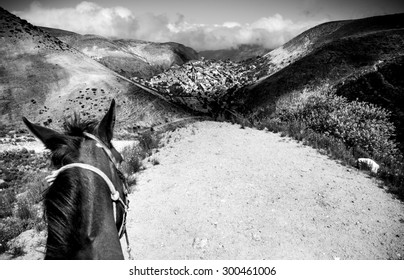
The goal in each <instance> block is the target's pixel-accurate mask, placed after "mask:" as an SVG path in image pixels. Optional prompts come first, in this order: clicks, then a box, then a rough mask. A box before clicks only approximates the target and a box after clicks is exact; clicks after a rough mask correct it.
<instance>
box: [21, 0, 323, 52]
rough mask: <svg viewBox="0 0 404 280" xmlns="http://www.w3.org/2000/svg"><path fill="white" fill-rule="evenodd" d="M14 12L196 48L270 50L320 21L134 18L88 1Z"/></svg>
mask: <svg viewBox="0 0 404 280" xmlns="http://www.w3.org/2000/svg"><path fill="white" fill-rule="evenodd" d="M15 13H16V14H17V15H18V16H20V17H22V18H24V19H26V20H28V21H29V22H31V23H32V24H35V25H39V26H48V27H53V28H60V29H65V30H70V31H73V32H77V33H80V34H97V35H101V36H106V37H118V38H131V39H140V40H147V41H155V42H167V41H173V42H178V43H182V44H184V45H187V46H190V47H192V48H194V49H196V50H205V49H222V48H231V47H236V46H237V45H240V44H260V45H263V46H265V47H268V48H274V47H277V46H279V45H281V44H283V43H285V42H286V41H287V40H289V39H291V38H293V37H294V36H296V35H298V34H299V33H301V32H303V31H304V30H306V29H307V28H309V27H312V26H314V25H316V24H318V23H319V22H304V23H295V22H293V21H292V20H289V19H284V18H283V17H282V16H281V15H279V14H275V15H273V16H269V17H263V18H260V19H258V20H256V21H255V22H252V23H249V24H240V23H238V22H225V23H223V24H215V25H207V24H194V23H189V22H187V21H186V19H185V16H184V15H181V14H177V18H176V19H174V20H171V21H170V19H169V18H168V16H167V15H164V14H163V15H154V14H151V13H148V14H143V15H139V16H135V15H134V14H133V13H132V11H130V10H129V9H127V8H124V7H113V8H104V7H102V6H100V5H98V4H96V3H92V2H81V3H80V4H78V5H77V6H76V7H75V8H59V9H52V8H46V7H43V6H41V5H40V4H38V3H33V4H31V6H30V8H29V10H28V11H20V12H15Z"/></svg>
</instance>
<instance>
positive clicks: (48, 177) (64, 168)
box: [45, 162, 119, 201]
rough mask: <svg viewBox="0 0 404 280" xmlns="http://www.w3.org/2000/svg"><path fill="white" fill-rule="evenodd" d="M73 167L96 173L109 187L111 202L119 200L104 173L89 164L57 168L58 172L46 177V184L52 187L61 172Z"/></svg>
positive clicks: (117, 194) (75, 164)
mask: <svg viewBox="0 0 404 280" xmlns="http://www.w3.org/2000/svg"><path fill="white" fill-rule="evenodd" d="M73 167H79V168H83V169H87V170H90V171H92V172H94V173H97V174H98V175H99V176H101V178H102V179H104V181H105V182H106V183H107V185H108V187H109V190H110V191H111V199H112V200H113V201H117V200H119V192H118V191H117V190H116V189H115V186H114V184H113V183H112V182H111V180H110V179H109V178H108V176H107V175H105V173H104V172H102V171H101V170H100V169H98V168H97V167H94V166H91V165H89V164H85V163H78V162H76V163H71V164H67V165H64V166H62V167H61V168H59V169H58V170H55V171H53V172H52V174H51V175H49V176H47V177H46V178H45V179H46V181H47V182H48V184H49V185H52V184H53V181H55V179H56V177H57V176H58V175H59V174H60V173H61V172H63V171H65V170H66V169H69V168H73Z"/></svg>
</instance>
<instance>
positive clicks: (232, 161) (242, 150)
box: [122, 122, 404, 259]
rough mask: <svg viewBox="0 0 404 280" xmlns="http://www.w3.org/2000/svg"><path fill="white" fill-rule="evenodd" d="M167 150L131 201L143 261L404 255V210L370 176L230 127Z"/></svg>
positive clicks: (172, 142)
mask: <svg viewBox="0 0 404 280" xmlns="http://www.w3.org/2000/svg"><path fill="white" fill-rule="evenodd" d="M164 143H165V144H164V147H163V148H161V149H160V151H159V152H157V153H156V154H154V155H153V156H152V158H154V163H156V162H158V163H159V164H152V163H151V162H152V161H151V162H150V163H148V167H147V169H146V170H144V171H143V172H141V173H140V174H139V175H138V182H137V185H136V189H135V191H134V192H132V194H131V195H130V199H131V204H130V206H131V208H130V213H129V217H128V222H127V223H128V232H129V235H130V240H131V244H132V251H133V255H134V258H135V259H402V258H403V257H404V205H403V203H401V202H400V201H398V200H396V199H394V198H392V196H391V195H389V194H387V193H386V192H385V191H384V190H383V189H382V188H379V187H378V182H377V181H376V180H375V179H374V178H370V177H369V176H368V175H366V174H365V173H363V172H359V171H357V170H356V169H353V168H349V167H345V166H342V165H340V164H339V163H337V162H335V161H333V160H330V159H329V158H328V157H327V156H325V155H321V154H320V153H319V152H317V151H315V150H314V149H312V148H310V147H306V146H303V145H302V144H299V143H297V142H295V141H293V140H290V139H288V138H282V137H280V136H279V134H273V133H270V132H265V131H258V130H253V129H249V128H246V129H241V128H240V126H238V125H231V124H227V123H215V122H200V123H196V124H193V125H190V126H188V127H186V128H182V129H179V130H177V131H175V132H172V133H170V134H167V135H166V137H165V140H164ZM122 244H123V246H125V243H124V240H122Z"/></svg>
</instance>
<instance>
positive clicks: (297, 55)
mask: <svg viewBox="0 0 404 280" xmlns="http://www.w3.org/2000/svg"><path fill="white" fill-rule="evenodd" d="M403 57H404V14H396V15H388V16H380V17H372V18H365V19H360V20H351V21H340V22H331V23H325V24H322V25H319V26H317V27H314V28H312V29H310V30H308V31H306V32H304V33H302V34H301V35H299V36H297V37H296V38H294V39H292V40H291V41H289V42H288V43H286V44H285V45H284V46H282V47H280V48H278V49H275V50H273V51H272V52H270V53H269V54H268V55H266V56H265V57H264V58H263V60H261V62H260V63H261V67H262V65H267V69H268V73H267V75H266V76H265V75H264V76H263V77H262V78H261V79H260V80H258V81H257V82H256V83H253V84H251V85H247V86H245V87H244V88H242V89H241V90H239V91H238V93H237V95H236V99H237V100H238V101H240V103H241V104H243V109H242V111H243V112H245V113H246V112H250V113H251V112H256V111H257V110H259V109H262V108H266V109H267V110H268V111H269V113H272V112H274V111H275V110H276V103H277V102H278V100H279V99H281V98H282V99H288V98H291V96H296V95H299V94H301V93H302V92H303V91H304V90H307V91H313V90H317V88H322V90H328V89H334V90H337V89H338V88H340V90H337V93H338V94H342V95H345V96H348V97H350V98H352V99H356V98H358V99H359V100H361V101H370V102H372V103H374V104H377V105H380V106H382V107H384V108H387V109H389V110H391V111H392V112H393V117H392V120H393V121H394V122H395V124H396V126H397V128H398V133H399V141H400V142H403V143H404V123H403V122H402V118H401V116H402V115H403V114H404V107H403V105H402V104H403V102H402V99H403V96H404V87H403V85H402V79H400V78H399V77H400V76H401V73H402V72H401V70H400V69H402V67H403V64H402V63H403ZM265 60H266V61H265ZM382 72H383V73H388V74H386V75H385V74H383V73H382ZM374 76H377V77H386V78H387V80H386V79H384V78H382V79H383V82H376V81H375V82H370V80H369V78H370V77H374ZM366 81H367V82H370V84H367V85H365V84H366V83H367V82H366ZM362 88H363V90H362ZM354 91H355V92H354ZM348 92H350V93H349V94H348Z"/></svg>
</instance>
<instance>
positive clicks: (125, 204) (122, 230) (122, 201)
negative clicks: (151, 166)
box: [46, 132, 133, 259]
mask: <svg viewBox="0 0 404 280" xmlns="http://www.w3.org/2000/svg"><path fill="white" fill-rule="evenodd" d="M83 134H84V135H85V136H86V137H88V138H90V139H92V140H94V141H95V142H96V143H97V144H96V146H97V147H99V148H102V149H103V150H104V151H105V153H106V154H107V155H108V157H109V159H110V160H111V162H112V163H113V164H114V166H115V170H116V172H117V173H118V176H119V179H120V180H121V182H122V185H123V198H122V197H121V196H120V194H119V192H118V191H117V189H116V188H115V186H114V184H113V183H112V181H111V179H110V178H108V176H107V175H106V174H105V173H104V172H103V171H101V170H100V169H99V168H97V167H94V166H92V165H90V164H86V163H79V162H75V163H70V164H67V165H64V166H62V167H61V168H59V169H58V170H55V171H53V172H52V174H51V175H49V176H47V177H46V181H47V182H48V184H49V186H50V185H52V184H53V182H54V181H55V179H56V177H57V176H58V175H59V174H60V173H61V172H63V171H65V170H67V169H70V168H74V167H78V168H82V169H86V170H90V171H92V172H94V173H96V174H97V175H99V176H100V177H101V178H102V179H103V180H104V181H105V183H106V184H107V185H108V188H109V190H110V192H111V200H112V202H113V212H114V220H115V223H116V222H117V220H118V216H117V212H116V207H117V205H118V204H119V205H121V207H122V208H123V210H124V213H123V219H122V224H121V226H120V227H119V230H118V237H119V239H120V238H121V237H122V236H123V234H125V239H126V244H127V252H128V256H129V259H133V258H132V255H131V248H130V245H129V238H128V232H127V230H126V217H127V214H128V209H129V199H128V184H127V181H126V178H125V176H124V175H123V173H122V172H121V171H120V170H119V166H120V163H119V162H118V161H117V160H116V158H115V157H114V156H113V154H112V152H111V150H110V149H109V148H108V147H107V146H106V145H105V144H104V143H103V142H102V141H101V140H100V139H99V138H98V137H96V136H95V135H93V134H90V133H87V132H83Z"/></svg>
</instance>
